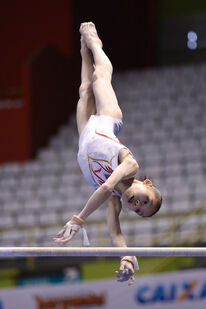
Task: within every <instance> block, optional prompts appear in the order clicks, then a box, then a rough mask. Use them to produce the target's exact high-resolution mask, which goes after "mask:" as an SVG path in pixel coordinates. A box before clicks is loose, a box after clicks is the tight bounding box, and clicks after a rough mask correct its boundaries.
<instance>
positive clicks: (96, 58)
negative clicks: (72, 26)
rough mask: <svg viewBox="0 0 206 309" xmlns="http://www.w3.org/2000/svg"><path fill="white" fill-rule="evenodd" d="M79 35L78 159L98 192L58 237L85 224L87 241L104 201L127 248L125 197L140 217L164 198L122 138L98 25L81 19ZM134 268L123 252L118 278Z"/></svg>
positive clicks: (116, 237) (114, 234)
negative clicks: (141, 175)
mask: <svg viewBox="0 0 206 309" xmlns="http://www.w3.org/2000/svg"><path fill="white" fill-rule="evenodd" d="M80 34H81V56H82V68H81V86H80V89H79V95H80V99H79V101H78V105H77V114H76V118H77V128H78V132H79V151H78V162H79V165H80V168H81V170H82V173H83V175H84V176H85V178H86V179H87V181H88V182H89V183H90V184H91V185H92V186H93V187H94V189H95V191H94V193H93V194H92V195H91V197H90V198H89V200H88V201H87V203H86V205H85V207H84V208H83V209H82V211H81V212H80V213H79V214H78V215H74V216H73V217H72V219H71V220H70V221H69V222H68V223H67V224H66V225H65V226H64V227H63V228H62V230H61V231H60V232H59V233H58V234H57V237H56V238H54V241H55V242H56V243H61V244H65V243H67V242H68V241H70V240H71V239H72V238H73V237H74V235H75V234H76V233H77V232H78V231H79V230H80V229H82V231H83V235H84V240H85V244H86V245H88V244H89V243H88V239H87V235H86V231H85V229H84V227H83V225H84V222H85V220H86V218H87V217H88V216H89V215H90V214H92V213H93V212H94V211H95V210H96V209H97V208H99V207H100V206H101V205H102V204H103V203H104V204H105V205H106V217H107V224H108V229H109V233H110V238H111V242H112V244H113V245H114V246H116V247H126V246H127V245H126V241H125V238H124V237H123V235H122V233H121V228H120V222H119V214H120V212H121V209H122V202H123V203H124V205H126V207H127V208H128V209H130V210H131V211H134V212H136V213H137V214H138V215H139V216H141V217H150V216H153V215H154V214H155V213H156V212H157V211H158V210H159V209H160V206H161V202H162V197H161V194H160V192H159V191H158V190H157V189H156V188H155V187H154V186H153V184H152V182H151V180H149V179H145V180H144V181H140V180H137V179H136V178H135V175H136V173H137V171H138V169H139V166H138V163H137V161H136V160H135V158H134V157H133V155H132V153H131V152H130V150H129V149H128V148H127V147H125V146H124V145H122V144H121V143H120V141H119V140H118V138H117V135H118V133H119V131H120V129H121V127H122V124H123V123H122V111H121V109H120V107H119V105H118V102H117V98H116V95H115V93H114V90H113V88H112V85H111V78H112V70H113V68H112V64H111V62H110V60H109V59H108V57H107V56H106V54H105V53H104V51H103V49H102V42H101V40H100V38H99V36H98V34H97V31H96V28H95V25H94V24H93V23H92V22H88V23H82V24H81V26H80ZM151 155H152V154H151ZM135 269H136V270H138V269H139V268H138V263H137V259H136V257H134V256H124V257H122V258H121V262H120V269H119V271H116V277H117V279H118V281H120V282H123V281H129V282H130V281H131V282H132V281H134V271H135Z"/></svg>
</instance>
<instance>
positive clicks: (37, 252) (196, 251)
mask: <svg viewBox="0 0 206 309" xmlns="http://www.w3.org/2000/svg"><path fill="white" fill-rule="evenodd" d="M127 255H128V256H150V257H151V256H177V257H178V256H196V257H206V247H205V248H204V247H140V248H136V247H127V248H119V247H118V248H113V247H60V248H59V247H0V257H1V258H4V257H27V256H28V257H33V256H35V257H42V256H59V257H69V256H79V257H81V256H113V257H114V256H127Z"/></svg>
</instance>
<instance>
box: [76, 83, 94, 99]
mask: <svg viewBox="0 0 206 309" xmlns="http://www.w3.org/2000/svg"><path fill="white" fill-rule="evenodd" d="M92 93H93V91H92V84H91V83H82V84H81V85H80V87H79V96H80V98H82V97H84V96H85V95H88V96H90V95H92Z"/></svg>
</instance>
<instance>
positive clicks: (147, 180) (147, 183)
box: [143, 178, 152, 186]
mask: <svg viewBox="0 0 206 309" xmlns="http://www.w3.org/2000/svg"><path fill="white" fill-rule="evenodd" d="M143 183H144V184H146V185H149V186H152V182H151V180H150V179H148V178H147V179H145V180H144V181H143Z"/></svg>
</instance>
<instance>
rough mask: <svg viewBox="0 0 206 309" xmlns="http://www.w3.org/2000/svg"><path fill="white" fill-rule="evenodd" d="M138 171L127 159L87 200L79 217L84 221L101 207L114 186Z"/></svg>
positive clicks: (133, 163)
mask: <svg viewBox="0 0 206 309" xmlns="http://www.w3.org/2000/svg"><path fill="white" fill-rule="evenodd" d="M137 170H138V164H137V162H136V161H135V160H134V159H133V158H131V157H129V156H128V157H127V158H125V159H124V161H123V162H122V163H121V164H119V165H118V166H117V168H116V169H115V170H114V171H113V173H112V174H111V175H110V176H109V178H108V179H107V180H106V181H105V183H104V184H102V185H101V186H100V187H99V188H98V189H97V190H96V191H95V192H94V193H93V194H92V196H91V197H90V198H89V200H88V202H87V203H86V205H85V207H84V208H83V210H82V211H81V212H80V213H79V215H78V216H79V217H80V218H81V219H83V220H85V219H86V218H87V217H88V216H89V215H90V214H91V213H92V212H94V211H95V210H96V209H97V208H98V207H99V206H100V205H102V204H103V203H104V202H105V201H106V200H107V199H108V198H109V197H110V196H111V195H112V192H113V190H114V188H115V186H116V185H117V184H118V183H119V182H120V181H122V180H123V179H127V178H131V177H134V176H135V174H136V173H137Z"/></svg>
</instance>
